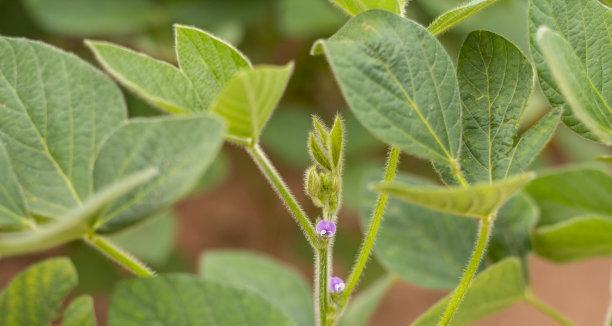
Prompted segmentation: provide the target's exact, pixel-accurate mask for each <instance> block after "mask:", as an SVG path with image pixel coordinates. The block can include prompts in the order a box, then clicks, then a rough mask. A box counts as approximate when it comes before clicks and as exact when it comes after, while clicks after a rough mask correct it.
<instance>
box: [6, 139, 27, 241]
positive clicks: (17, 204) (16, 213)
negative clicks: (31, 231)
mask: <svg viewBox="0 0 612 326" xmlns="http://www.w3.org/2000/svg"><path fill="white" fill-rule="evenodd" d="M0 175H1V176H2V183H0V231H1V230H3V229H19V228H22V227H25V226H27V224H28V223H29V222H30V214H29V213H28V208H27V206H26V202H25V198H24V196H23V191H22V190H21V186H20V185H19V182H18V181H17V177H16V176H15V172H13V166H12V164H11V162H10V158H9V156H8V153H7V152H6V149H5V148H4V144H3V143H2V140H0Z"/></svg>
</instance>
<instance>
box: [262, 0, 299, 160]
mask: <svg viewBox="0 0 612 326" xmlns="http://www.w3.org/2000/svg"><path fill="white" fill-rule="evenodd" d="M300 1H301V0H300ZM310 128H311V119H310V113H309V111H306V110H298V109H293V108H285V107H281V108H279V109H278V110H277V111H276V112H274V115H273V116H272V118H271V119H270V123H268V125H267V126H266V130H265V132H264V133H263V134H262V135H261V142H262V143H263V145H264V146H265V147H266V149H268V151H270V153H271V154H272V155H273V156H274V158H275V159H276V158H278V159H279V160H282V161H283V163H288V164H291V165H292V166H294V167H296V168H300V169H305V168H306V167H307V166H308V164H309V163H310V160H309V158H308V151H307V150H306V148H305V145H306V141H307V139H308V130H310Z"/></svg>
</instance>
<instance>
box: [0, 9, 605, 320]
mask: <svg viewBox="0 0 612 326" xmlns="http://www.w3.org/2000/svg"><path fill="white" fill-rule="evenodd" d="M576 1H580V0H576ZM461 2H462V1H459V0H413V1H411V2H410V4H409V6H408V7H407V15H408V17H410V18H412V19H415V20H417V21H419V22H420V23H422V24H425V25H426V24H428V23H429V22H430V21H432V20H433V18H435V17H436V16H437V15H438V14H440V13H441V12H443V11H445V10H447V9H450V8H452V7H454V6H457V5H459V4H461ZM526 9H527V1H526V0H500V1H499V2H498V3H497V4H495V5H493V6H492V7H490V8H488V9H486V10H484V11H483V12H482V13H480V14H478V15H477V16H476V17H473V18H471V19H469V20H467V21H465V22H463V23H462V24H460V25H459V26H458V27H457V28H455V29H453V30H452V31H451V32H449V33H447V34H445V35H444V36H442V37H441V40H442V42H443V43H444V45H445V46H446V48H447V49H448V51H449V53H450V54H451V57H453V58H456V55H457V51H458V49H459V47H460V45H461V43H462V42H463V40H464V38H465V36H466V35H467V33H469V32H470V31H472V30H475V29H486V30H490V31H494V32H496V33H498V34H502V35H504V36H505V37H507V38H508V39H510V40H512V41H514V42H515V43H516V44H517V45H518V46H519V47H520V48H521V49H522V50H523V51H524V52H525V53H528V52H529V51H528V41H527V10H526ZM346 19H347V17H346V16H344V15H343V14H342V13H341V12H340V11H339V10H337V9H336V8H334V7H333V6H332V5H331V4H330V3H329V2H328V1H327V0H203V1H196V0H0V34H1V35H4V36H19V37H27V38H32V39H39V40H43V41H45V42H48V43H51V44H54V45H56V46H58V47H60V48H63V49H65V50H67V51H71V52H74V53H76V54H77V55H79V56H80V57H82V58H85V59H86V60H90V61H92V56H91V53H90V52H88V51H87V50H86V49H85V47H84V46H83V39H84V38H93V39H104V40H110V41H112V42H116V43H120V44H123V45H126V46H128V47H131V48H133V49H136V50H138V51H142V52H146V53H148V54H150V55H152V56H154V57H157V58H159V59H163V60H166V61H170V62H173V61H174V57H175V56H174V48H173V35H172V24H173V23H182V24H189V25H194V26H196V27H199V28H202V29H205V30H207V31H211V32H213V33H215V34H216V35H218V36H220V37H221V38H223V39H226V40H228V41H230V42H231V43H232V44H234V45H236V46H237V47H239V48H240V50H242V51H243V52H244V53H245V54H246V55H247V56H248V57H250V58H251V60H252V61H253V63H255V64H258V63H274V64H284V63H286V62H288V61H291V60H293V61H295V63H296V71H295V74H294V76H293V78H292V79H291V82H290V84H289V88H288V90H287V93H286V94H285V96H284V98H283V101H282V103H281V104H280V106H279V107H278V109H277V111H276V113H275V114H274V116H273V118H272V120H271V122H270V123H269V125H268V126H267V128H266V130H265V132H264V135H263V146H264V148H265V149H266V150H267V151H268V152H269V153H270V155H271V157H272V159H273V161H274V162H275V164H276V165H277V166H278V168H279V170H280V171H281V173H282V174H283V176H284V177H285V178H286V180H287V182H288V183H289V185H290V187H291V188H292V189H293V191H294V193H295V194H296V195H297V197H298V198H299V199H300V200H301V202H302V203H303V205H304V206H305V207H306V209H307V210H308V211H309V212H311V213H312V214H315V213H316V210H315V209H314V207H312V206H311V205H310V203H309V201H308V200H307V198H306V197H305V195H304V194H303V191H302V174H303V170H304V169H305V168H306V167H307V166H308V164H309V160H308V155H307V152H306V146H305V143H306V136H307V132H308V130H309V129H310V116H311V115H312V114H317V115H319V116H321V117H322V118H323V119H324V120H326V121H328V122H329V121H331V118H332V117H333V115H334V114H335V113H336V112H340V113H341V114H342V115H343V116H344V118H345V120H346V123H347V126H348V132H347V134H348V136H347V137H348V149H347V160H346V171H345V185H344V187H345V201H344V208H343V210H342V212H341V215H340V220H341V222H340V228H339V236H338V239H337V241H336V246H335V255H334V256H335V264H336V265H335V266H334V268H335V274H338V275H346V274H347V273H348V269H349V268H350V265H351V263H352V260H353V257H354V255H355V252H356V250H357V248H358V246H359V241H360V236H361V232H362V231H361V230H362V225H361V222H360V221H361V220H360V219H359V210H360V208H361V206H363V202H364V199H363V198H364V197H363V196H364V195H365V194H364V191H365V190H364V189H366V186H365V183H364V176H365V175H367V174H368V173H369V171H371V170H372V169H378V170H382V168H383V163H384V156H385V147H384V146H383V145H382V144H381V143H380V142H378V141H377V140H376V139H374V138H372V137H371V136H370V135H369V134H368V133H367V132H366V131H365V130H364V129H363V128H362V127H360V125H359V124H358V123H357V122H356V120H355V119H354V118H353V117H352V115H351V113H350V111H349V110H347V108H346V104H345V102H344V100H343V98H342V96H341V95H340V93H339V90H338V87H337V86H336V84H335V82H334V79H333V76H332V75H331V73H330V70H329V68H328V66H327V64H326V62H325V60H324V59H323V58H321V57H312V56H310V55H309V50H310V47H311V45H312V43H313V42H314V40H316V39H317V38H321V37H327V36H329V35H331V34H332V33H333V32H334V31H335V30H336V29H338V28H339V27H340V26H341V25H342V24H343V23H344V22H345V21H346ZM125 96H126V99H127V101H128V106H129V110H130V115H131V116H149V115H156V114H159V112H157V111H156V110H155V109H153V108H151V107H149V106H148V105H147V104H146V103H144V102H142V101H140V100H139V99H137V98H135V97H133V96H131V95H130V94H129V93H127V92H125ZM547 110H548V107H547V103H546V101H545V100H544V99H543V97H542V96H541V95H540V93H539V91H536V92H534V94H533V96H532V99H531V101H530V104H529V107H528V109H527V110H526V113H525V115H524V119H523V120H524V121H523V126H524V127H528V126H530V125H531V124H533V123H534V121H536V120H537V119H538V118H539V117H541V116H542V115H543V114H544V113H545V112H546V111H547ZM605 153H606V149H605V148H603V147H601V146H598V145H596V144H595V143H592V142H589V141H586V140H584V139H582V138H580V137H579V136H577V135H575V134H573V133H572V132H571V131H569V129H568V128H566V127H565V126H560V127H559V129H558V131H557V134H556V135H555V137H554V139H553V140H552V142H551V143H550V144H549V145H548V147H547V148H546V150H545V151H544V152H543V154H542V155H541V156H540V157H539V158H538V160H537V161H536V163H535V164H534V167H535V168H536V169H541V168H548V167H553V166H562V165H567V164H576V163H589V164H591V161H592V160H593V158H594V157H597V156H600V155H603V154H605ZM401 168H402V170H404V171H410V172H412V173H415V174H419V175H422V176H425V177H429V178H432V179H434V180H437V177H436V175H435V173H434V171H433V169H432V168H431V166H430V165H429V164H428V163H427V162H423V161H420V160H418V159H415V158H411V157H409V156H403V157H402V166H401ZM362 211H363V210H362ZM365 211H366V212H367V210H365ZM113 239H114V240H115V241H116V242H118V243H119V244H121V245H123V246H124V247H125V248H126V249H128V250H130V251H132V252H133V253H134V254H136V255H137V256H138V257H141V258H142V259H143V260H144V261H146V262H147V263H149V264H151V265H152V266H153V267H154V268H155V269H157V270H158V271H160V272H195V271H197V270H198V260H199V256H200V254H201V253H202V252H204V251H206V250H209V249H217V248H241V249H249V250H255V251H258V252H264V253H267V254H269V255H271V256H273V257H275V258H277V259H280V260H282V261H285V262H287V263H288V264H290V265H292V266H294V267H295V268H296V269H298V270H300V271H301V272H302V273H303V275H304V277H306V278H308V279H310V278H311V263H312V258H311V253H310V249H309V248H308V246H307V244H306V242H305V241H304V239H303V238H302V235H301V234H300V232H299V231H298V229H297V227H296V226H295V225H294V223H293V221H292V220H291V218H290V216H289V214H288V213H287V212H286V211H285V209H284V207H283V206H282V205H281V204H280V203H279V202H278V201H277V199H276V197H275V195H274V193H273V192H272V190H271V189H270V188H269V187H268V185H267V184H266V182H265V180H264V179H263V177H262V176H261V175H260V174H259V173H258V171H257V169H256V168H255V166H254V165H253V164H252V162H250V160H249V159H248V157H247V155H246V154H245V153H244V152H242V151H241V150H240V149H239V148H237V147H234V146H231V145H226V147H225V148H224V150H223V152H222V153H221V155H220V156H219V157H218V159H217V160H216V162H215V163H214V165H213V166H212V167H211V169H210V170H209V171H207V173H206V175H205V176H204V178H202V180H201V182H200V185H199V186H198V188H197V189H196V190H195V191H194V192H193V193H192V194H191V195H190V196H189V197H188V198H186V199H185V200H183V201H181V202H180V203H178V204H177V205H176V206H175V207H174V209H173V210H172V211H168V212H165V213H162V214H159V215H158V216H155V217H153V218H151V219H149V220H148V221H146V222H145V223H144V224H141V225H137V226H136V227H133V228H131V229H128V230H126V231H123V232H122V233H120V234H117V235H115V236H113ZM60 254H61V255H68V256H70V257H71V258H72V260H73V262H74V263H75V265H76V266H77V269H78V271H79V278H80V284H79V289H78V293H91V294H93V295H94V296H95V299H96V310H97V313H98V318H99V321H100V322H101V324H104V320H105V315H106V307H107V304H108V294H109V291H110V290H111V289H112V287H113V284H114V283H115V282H117V281H119V280H120V279H122V278H124V277H128V275H126V274H125V273H124V272H123V271H121V270H119V269H118V268H116V267H115V266H114V265H112V264H111V263H110V262H109V261H107V260H106V259H105V258H103V257H102V256H100V255H99V254H97V253H96V252H93V251H92V250H90V249H89V248H87V247H86V246H84V245H82V244H79V243H75V244H71V245H69V246H66V247H62V248H58V249H56V250H53V251H51V252H47V253H44V254H39V255H35V256H25V257H17V258H10V259H6V260H2V261H0V288H2V287H4V286H5V285H6V283H7V282H8V281H9V280H10V278H12V277H13V276H14V275H15V274H16V273H18V272H19V271H21V270H23V269H24V268H25V267H26V266H27V265H29V264H30V263H32V262H34V261H37V260H39V259H41V258H43V257H45V256H49V255H60ZM529 261H530V264H529V269H530V272H531V282H532V284H533V285H532V286H533V288H534V291H535V292H536V293H537V294H538V295H540V296H541V297H542V298H543V300H544V301H546V302H548V303H550V304H551V305H552V306H554V307H555V308H558V309H559V310H560V311H562V312H563V313H565V314H566V315H567V316H568V317H570V318H571V319H573V320H574V321H576V322H577V323H578V324H579V325H601V324H602V322H603V318H604V315H605V311H606V308H607V305H608V300H609V287H608V285H609V284H610V283H609V276H610V261H609V260H607V259H599V260H591V261H588V262H580V263H571V264H565V265H555V264H552V263H549V262H546V261H543V260H541V259H538V258H535V257H530V258H529ZM383 274H384V271H383V269H382V267H381V266H380V265H379V264H378V263H377V262H376V259H372V261H371V263H370V265H369V267H368V269H367V271H366V277H365V280H364V282H362V286H367V284H368V283H370V282H372V280H374V279H376V278H377V277H379V276H381V275H383ZM78 293H77V294H78ZM444 294H445V292H442V291H433V290H428V289H425V288H421V287H418V286H415V285H411V284H408V283H404V282H398V283H396V284H395V286H394V287H393V289H392V290H391V291H390V292H389V293H388V295H387V296H386V298H385V300H384V301H383V303H382V305H381V307H380V309H379V310H378V312H377V314H376V315H375V316H374V318H373V319H372V320H371V324H372V325H406V324H407V323H409V322H410V321H412V320H414V319H415V318H416V317H417V316H418V315H419V314H420V313H422V312H423V311H425V310H426V309H427V308H428V307H429V306H430V305H431V304H433V303H434V302H435V301H436V300H438V299H439V298H440V297H442V296H443V295H444ZM480 325H554V323H553V322H552V321H550V320H549V319H548V318H546V317H545V316H543V315H541V314H540V313H538V312H536V311H534V310H533V309H532V308H530V307H527V306H523V305H520V304H519V305H516V306H514V307H513V308H511V309H509V310H507V311H505V312H503V313H501V314H498V315H497V316H494V317H491V318H488V319H486V320H484V321H482V322H480Z"/></svg>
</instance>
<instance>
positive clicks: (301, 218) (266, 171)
mask: <svg viewBox="0 0 612 326" xmlns="http://www.w3.org/2000/svg"><path fill="white" fill-rule="evenodd" d="M245 149H246V151H247V152H248V153H249V155H250V156H251V158H252V159H253V161H255V164H257V167H258V168H259V170H260V171H261V173H263V175H264V176H265V177H266V179H267V180H268V182H270V184H271V185H272V188H274V190H275V191H276V193H277V194H278V197H279V198H280V199H281V200H282V201H283V202H284V203H285V206H286V207H287V209H288V210H289V212H290V213H291V215H292V216H293V218H294V219H295V221H296V222H297V224H298V225H299V226H300V228H301V229H302V232H304V235H305V236H306V239H307V240H308V243H310V245H311V246H312V248H313V249H316V248H317V237H316V232H315V229H314V227H313V226H312V223H311V222H310V219H308V216H306V213H305V212H304V210H303V209H302V207H301V206H300V204H299V203H298V201H297V200H296V199H295V197H293V194H291V190H289V187H287V184H285V182H284V181H283V179H282V177H281V176H280V174H279V173H278V171H276V168H274V165H272V162H270V160H269V159H268V157H267V156H266V154H265V153H264V152H263V150H262V149H261V147H260V146H259V144H256V145H254V146H253V147H245Z"/></svg>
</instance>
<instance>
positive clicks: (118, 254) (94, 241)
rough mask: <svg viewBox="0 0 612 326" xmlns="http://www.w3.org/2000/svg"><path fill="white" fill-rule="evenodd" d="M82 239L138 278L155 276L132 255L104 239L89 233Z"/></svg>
mask: <svg viewBox="0 0 612 326" xmlns="http://www.w3.org/2000/svg"><path fill="white" fill-rule="evenodd" d="M83 239H84V240H85V242H87V243H88V244H89V245H91V246H92V247H93V248H94V249H96V250H98V251H99V252H101V253H103V254H104V255H105V256H106V257H108V258H110V259H111V260H112V261H114V262H115V263H117V264H118V265H121V266H122V267H123V268H125V269H126V270H128V271H130V272H132V274H134V275H136V276H139V277H153V276H155V272H154V271H153V270H152V269H150V268H149V267H148V266H147V265H145V264H144V263H143V262H141V261H139V260H138V259H137V258H136V257H134V256H133V255H132V254H129V253H127V252H125V251H124V250H123V249H121V248H119V247H118V246H117V245H115V244H114V243H112V242H111V241H110V240H108V239H106V238H105V237H103V236H100V235H98V234H95V233H91V234H89V235H86V236H84V237H83Z"/></svg>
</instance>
